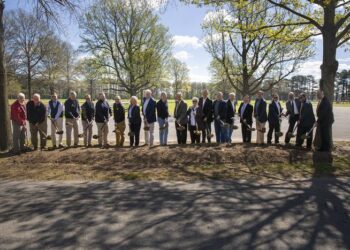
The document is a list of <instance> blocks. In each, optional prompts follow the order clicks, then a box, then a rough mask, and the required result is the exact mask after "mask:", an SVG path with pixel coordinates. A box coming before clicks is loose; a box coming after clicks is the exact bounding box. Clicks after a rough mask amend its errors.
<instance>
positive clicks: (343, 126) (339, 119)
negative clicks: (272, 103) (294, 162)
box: [48, 107, 350, 144]
mask: <svg viewBox="0 0 350 250" xmlns="http://www.w3.org/2000/svg"><path fill="white" fill-rule="evenodd" d="M334 114H335V120H336V122H335V124H334V127H333V137H334V140H335V141H350V132H349V123H350V108H349V107H335V108H334ZM238 123H239V118H238V117H236V124H238ZM50 126H51V122H50V121H48V127H49V129H48V131H51V130H50ZM254 126H255V125H254ZM239 127H240V126H239ZM287 129H288V120H287V119H283V121H282V131H283V132H285V131H287ZM64 130H65V129H64ZM79 130H80V131H81V132H82V131H83V129H82V127H81V123H80V122H79ZM113 130H114V122H113V121H112V120H110V122H109V131H110V133H109V140H110V141H113V142H114V141H115V134H114V133H112V131H113ZM93 131H94V133H95V134H96V133H97V128H96V125H95V124H94V127H93ZM212 131H213V133H214V126H213V130H212ZM127 133H128V129H127V130H126V134H127ZM64 138H65V135H64ZM255 138H256V132H254V133H253V136H252V140H253V141H255ZM187 139H188V141H190V137H189V134H188V138H187ZM214 140H215V138H214ZM126 141H129V138H128V137H127V138H126ZM233 141H236V142H238V141H239V142H241V141H242V137H241V129H240V128H239V129H238V130H236V131H235V132H234V135H233ZM281 141H284V139H283V140H281ZM141 142H144V132H143V129H142V128H141ZM169 142H170V143H175V142H176V131H175V123H174V119H173V118H170V119H169ZM155 143H156V144H158V143H159V127H158V123H156V126H155Z"/></svg>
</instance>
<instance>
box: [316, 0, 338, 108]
mask: <svg viewBox="0 0 350 250" xmlns="http://www.w3.org/2000/svg"><path fill="white" fill-rule="evenodd" d="M334 22H335V6H332V4H330V5H328V6H327V7H325V8H324V27H323V32H322V33H323V61H322V66H321V81H320V88H321V89H322V90H323V91H324V93H325V95H326V96H327V98H328V99H329V101H330V102H331V104H332V105H333V100H334V82H335V76H336V73H337V70H338V61H337V60H336V54H337V42H336V32H337V31H336V27H335V24H334Z"/></svg>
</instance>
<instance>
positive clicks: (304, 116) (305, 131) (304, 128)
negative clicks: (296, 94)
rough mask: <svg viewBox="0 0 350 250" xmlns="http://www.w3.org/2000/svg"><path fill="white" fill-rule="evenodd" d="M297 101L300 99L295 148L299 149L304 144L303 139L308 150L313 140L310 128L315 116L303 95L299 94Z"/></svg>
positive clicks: (309, 103)
mask: <svg viewBox="0 0 350 250" xmlns="http://www.w3.org/2000/svg"><path fill="white" fill-rule="evenodd" d="M299 99H300V103H301V107H300V112H299V113H300V118H299V121H298V131H297V139H296V146H297V147H301V146H302V145H303V143H304V139H306V140H307V142H306V148H307V149H309V150H310V149H311V147H312V139H313V132H312V128H313V126H314V124H315V121H316V119H315V114H314V110H313V108H312V104H311V102H309V101H308V100H307V98H306V94H305V93H301V94H300V98H299ZM305 135H307V136H305Z"/></svg>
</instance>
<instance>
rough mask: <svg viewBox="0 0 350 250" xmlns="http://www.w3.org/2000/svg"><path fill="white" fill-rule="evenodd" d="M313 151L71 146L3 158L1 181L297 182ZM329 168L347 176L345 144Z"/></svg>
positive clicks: (309, 168)
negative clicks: (210, 180) (211, 180)
mask: <svg viewBox="0 0 350 250" xmlns="http://www.w3.org/2000/svg"><path fill="white" fill-rule="evenodd" d="M312 154H313V153H312V152H311V151H306V150H300V149H295V148H288V147H284V146H268V147H267V146H266V147H260V146H256V145H254V144H251V145H243V144H234V145H231V146H225V145H215V144H214V145H201V146H192V145H184V146H177V145H176V146H175V145H174V146H168V147H159V146H156V147H153V148H148V147H139V148H132V149H131V148H111V149H108V150H102V149H98V148H91V149H85V148H74V149H67V150H56V151H43V152H40V151H37V152H32V153H27V154H23V155H21V156H16V157H6V156H4V155H3V156H2V158H1V159H0V163H1V165H0V178H3V179H38V180H134V179H142V180H182V181H192V180H199V179H236V178H245V179H261V178H274V179H276V178H277V179H278V178H281V179H285V178H300V177H312V176H313V175H314V174H315V171H314V168H313V164H312ZM333 155H334V164H333V165H334V166H333V168H332V169H331V170H330V169H326V170H325V171H324V172H322V173H321V175H322V174H324V175H330V174H332V175H348V174H349V173H350V166H349V165H350V164H349V162H350V145H349V144H347V143H339V144H337V147H336V150H335V151H334V153H333Z"/></svg>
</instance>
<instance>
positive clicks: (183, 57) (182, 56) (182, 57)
mask: <svg viewBox="0 0 350 250" xmlns="http://www.w3.org/2000/svg"><path fill="white" fill-rule="evenodd" d="M174 57H175V58H176V59H179V60H180V61H186V60H188V59H189V58H190V57H191V55H190V53H188V52H187V51H185V50H181V51H178V52H176V53H174Z"/></svg>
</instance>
